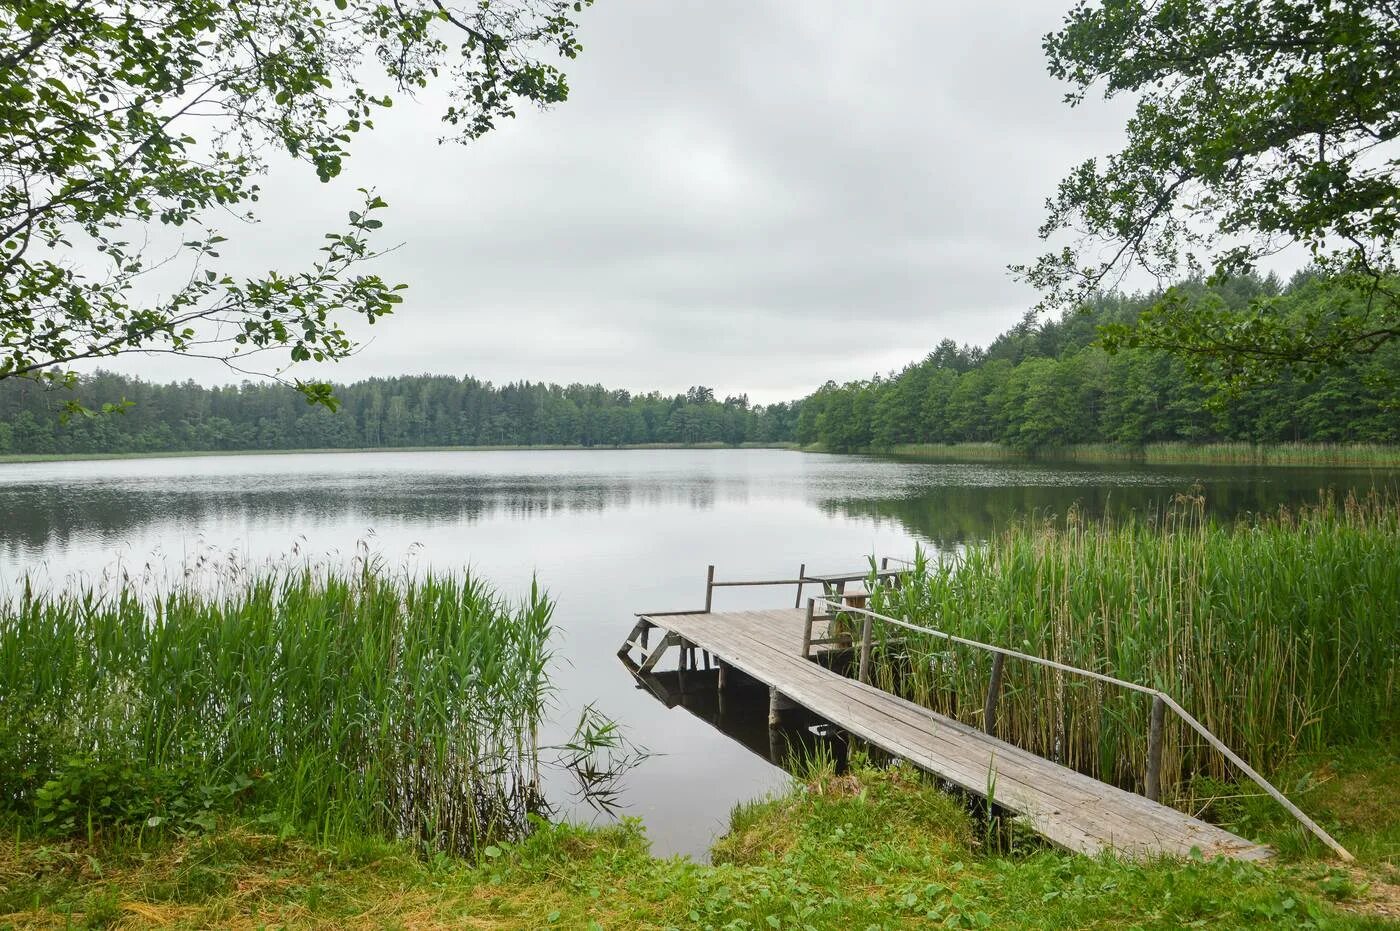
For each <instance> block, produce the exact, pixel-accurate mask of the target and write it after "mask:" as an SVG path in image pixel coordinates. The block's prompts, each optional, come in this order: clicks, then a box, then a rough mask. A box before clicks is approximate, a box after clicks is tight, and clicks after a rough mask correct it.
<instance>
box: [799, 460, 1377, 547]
mask: <svg viewBox="0 0 1400 931" xmlns="http://www.w3.org/2000/svg"><path fill="white" fill-rule="evenodd" d="M1393 481H1394V479H1393V477H1391V478H1390V479H1389V482H1390V483H1393ZM1384 484H1387V480H1385V479H1378V478H1376V477H1374V476H1373V475H1371V474H1370V473H1365V472H1355V473H1345V472H1330V473H1322V472H1316V471H1314V470H1298V471H1288V472H1286V473H1284V474H1269V475H1268V476H1267V478H1266V477H1264V476H1261V475H1257V474H1249V473H1245V474H1237V475H1236V476H1232V477H1230V478H1228V479H1217V480H1210V479H1207V480H1206V481H1204V482H1195V481H1183V482H1181V483H1180V484H1171V483H1164V484H1161V485H1142V484H1123V485H1017V486H1008V487H983V486H962V487H942V488H940V487H931V488H925V489H923V490H922V491H921V492H920V493H919V494H916V495H908V496H905V497H898V498H831V499H827V500H824V501H821V502H819V503H818V507H819V508H821V510H822V511H823V512H824V513H826V514H831V515H839V516H842V517H854V518H867V519H874V520H881V521H884V520H888V521H894V522H897V523H898V524H900V525H901V526H902V527H904V529H905V530H907V531H908V532H910V533H912V534H915V535H917V536H920V537H923V538H925V539H927V540H929V541H931V542H932V543H934V544H935V545H936V546H939V547H942V548H947V547H952V546H956V545H958V544H961V543H970V542H977V541H979V540H985V539H987V538H988V537H989V536H991V535H993V534H994V533H996V532H997V531H998V530H1000V529H1002V528H1004V527H1006V526H1007V525H1008V524H1010V523H1012V522H1013V521H1017V520H1021V519H1024V518H1025V517H1027V516H1040V517H1047V518H1050V517H1060V516H1063V515H1064V514H1065V513H1066V512H1068V511H1069V509H1070V508H1074V507H1077V508H1078V509H1079V510H1080V512H1081V513H1083V514H1084V515H1085V516H1087V517H1091V518H1097V517H1102V516H1104V515H1106V514H1107V515H1127V514H1128V513H1130V512H1131V513H1133V514H1136V515H1137V516H1139V517H1147V518H1148V519H1154V518H1155V517H1156V516H1157V515H1160V514H1161V513H1162V512H1163V511H1164V510H1165V509H1166V508H1167V506H1168V505H1169V504H1170V503H1171V499H1172V498H1173V497H1174V496H1176V495H1178V494H1182V493H1185V492H1192V491H1197V492H1200V493H1202V494H1204V495H1205V499H1206V508H1207V510H1208V512H1209V513H1211V514H1212V515H1214V516H1216V517H1220V518H1222V519H1233V518H1235V517H1238V516H1241V515H1244V514H1250V513H1262V512H1272V511H1275V510H1277V509H1278V508H1279V507H1280V506H1289V507H1292V506H1297V505H1299V504H1306V503H1311V502H1315V501H1317V499H1318V496H1319V495H1320V494H1321V493H1322V491H1324V490H1327V489H1330V490H1333V491H1335V492H1336V493H1337V494H1345V493H1346V492H1347V491H1352V490H1354V491H1357V492H1362V491H1368V490H1370V489H1371V488H1373V487H1376V486H1377V485H1384Z"/></svg>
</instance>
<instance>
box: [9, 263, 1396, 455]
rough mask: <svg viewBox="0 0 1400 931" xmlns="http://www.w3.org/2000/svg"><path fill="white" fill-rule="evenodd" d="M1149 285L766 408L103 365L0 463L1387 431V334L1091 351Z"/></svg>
mask: <svg viewBox="0 0 1400 931" xmlns="http://www.w3.org/2000/svg"><path fill="white" fill-rule="evenodd" d="M1191 287H1194V288H1196V289H1198V290H1199V291H1200V292H1202V293H1201V294H1200V295H1198V297H1208V298H1212V299H1217V300H1219V301H1220V302H1222V303H1223V304H1224V305H1225V306H1228V307H1231V308H1241V307H1244V306H1246V305H1247V304H1248V303H1249V302H1250V301H1251V300H1257V299H1260V298H1265V299H1276V301H1277V303H1276V305H1275V310H1277V311H1278V312H1283V313H1304V312H1306V311H1307V309H1308V308H1309V307H1310V306H1312V304H1313V303H1316V302H1317V301H1319V300H1321V297H1320V296H1319V295H1320V293H1322V292H1320V291H1319V281H1318V280H1317V279H1316V278H1315V277H1314V276H1311V275H1309V274H1299V275H1297V276H1295V277H1294V279H1293V280H1291V281H1289V282H1287V283H1283V282H1280V281H1279V280H1278V279H1276V278H1273V277H1258V276H1245V277H1239V278H1236V279H1232V280H1231V281H1230V282H1229V283H1228V284H1225V285H1221V286H1212V287H1207V286H1206V285H1204V284H1196V285H1191ZM1160 297H1161V294H1160V293H1151V294H1142V295H1135V296H1128V297H1112V298H1109V297H1103V298H1099V299H1098V300H1096V301H1095V302H1093V303H1092V304H1090V305H1088V306H1086V307H1084V308H1082V309H1080V310H1079V311H1076V312H1074V313H1070V314H1067V315H1065V316H1063V317H1061V318H1059V319H1053V320H1043V321H1042V320H1037V319H1036V318H1034V317H1033V316H1030V315H1028V316H1027V317H1026V318H1025V319H1024V320H1022V322H1021V323H1019V324H1017V325H1016V326H1014V327H1012V328H1011V329H1010V330H1008V331H1007V332H1005V333H1003V334H1002V335H1001V336H999V337H998V338H997V339H996V340H994V341H993V342H992V343H991V344H990V345H989V346H987V347H986V348H979V347H973V346H967V345H963V346H959V345H957V344H955V343H954V342H953V341H951V340H944V341H943V342H942V343H940V344H939V345H938V346H937V347H936V348H935V349H934V350H933V351H932V352H930V353H929V354H928V356H927V357H926V358H924V359H923V360H922V361H920V362H917V363H914V364H911V365H909V366H907V367H906V368H905V369H904V370H903V371H902V372H899V373H889V374H887V375H877V376H875V377H873V378H870V379H868V380H862V381H854V382H848V383H846V384H843V385H838V384H836V383H835V382H830V381H829V382H827V383H826V384H825V385H823V386H822V387H821V388H819V389H817V390H816V391H815V392H814V393H813V394H811V395H810V396H808V397H807V398H805V399H803V400H800V401H793V402H788V403H776V404H768V405H755V404H750V403H749V400H748V397H747V396H746V395H739V396H737V397H735V396H730V397H725V398H724V399H723V400H720V399H718V398H716V396H715V393H714V391H713V390H712V389H710V388H706V387H693V388H691V389H690V390H688V391H687V392H686V393H684V394H677V395H665V394H662V393H660V392H655V391H653V392H648V393H645V394H635V393H632V392H629V391H625V390H618V389H609V388H605V387H603V386H601V385H578V384H575V385H569V386H567V387H562V386H560V385H554V384H545V383H541V382H514V383H510V384H504V385H493V384H492V383H490V382H485V381H480V380H478V379H476V378H472V377H462V378H458V377H454V376H446V375H413V376H403V377H397V378H375V379H370V380H367V381H360V382H355V383H353V384H349V385H340V386H336V387H335V389H334V391H335V397H336V399H337V400H338V409H337V410H335V411H334V412H332V411H331V410H328V409H327V408H325V407H322V406H312V405H308V404H307V402H306V399H305V398H304V397H303V396H302V394H301V393H299V392H297V391H296V390H294V389H292V388H289V387H286V386H283V385H277V384H269V383H252V382H246V383H244V384H241V385H229V386H215V387H206V386H201V385H198V384H196V383H194V382H183V383H172V384H154V383H150V382H146V381H142V380H140V379H135V378H129V377H126V376H122V375H116V374H112V373H107V372H98V373H96V374H93V375H90V376H86V377H84V378H82V379H81V380H80V381H79V382H78V384H77V385H76V387H75V388H74V389H72V393H69V392H67V391H64V390H53V389H44V388H43V387H41V386H40V385H38V384H36V383H33V382H29V381H24V380H19V379H9V380H0V455H4V454H10V455H14V454H64V453H73V454H85V453H119V452H123V453H124V452H133V453H139V452H173V451H185V450H191V451H193V450H211V451H217V450H260V449H266V450H276V449H356V448H380V447H415V446H542V445H548V446H555V445H560V446H585V447H595V446H601V447H611V446H626V445H634V444H650V443H664V444H684V445H690V444H723V445H740V444H743V443H758V444H778V443H787V442H797V443H800V444H802V445H804V446H820V447H822V448H825V449H828V450H832V451H837V452H850V451H856V450H877V451H878V450H883V449H891V448H893V447H896V446H900V445H903V444H912V443H964V442H976V443H989V442H990V443H1000V444H1002V445H1004V446H1006V447H1008V448H1010V449H1013V450H1017V451H1020V452H1025V453H1032V454H1033V453H1037V452H1043V451H1047V450H1053V449H1056V448H1062V447H1068V446H1073V445H1075V444H1081V443H1110V444H1115V445H1118V446H1122V447H1125V448H1130V449H1135V448H1141V447H1143V446H1145V445H1147V444H1149V443H1160V442H1186V443H1207V442H1216V441H1242V442H1248V443H1258V444H1269V443H1284V442H1319V443H1351V442H1358V443H1383V444H1394V443H1400V403H1397V402H1396V400H1395V398H1396V396H1397V395H1396V391H1395V388H1396V386H1397V385H1400V343H1397V342H1394V341H1392V342H1391V343H1388V344H1386V345H1383V346H1381V347H1379V348H1378V349H1377V350H1376V351H1375V352H1373V353H1370V354H1367V355H1360V356H1358V357H1356V358H1355V359H1354V360H1353V361H1351V362H1350V363H1349V364H1348V365H1347V366H1345V367H1335V368H1329V369H1325V370H1323V371H1321V372H1318V373H1309V372H1306V371H1302V370H1295V371H1291V372H1287V371H1286V372H1284V373H1283V374H1281V375H1279V376H1278V377H1276V378H1274V379H1273V380H1271V381H1269V382H1267V383H1256V384H1252V385H1250V386H1248V387H1247V388H1246V389H1244V390H1237V391H1235V392H1233V393H1231V394H1229V395H1226V394H1225V393H1224V391H1225V389H1224V388H1221V387H1218V386H1217V387H1208V382H1204V381H1202V380H1201V378H1199V377H1198V373H1194V372H1192V371H1189V370H1188V368H1187V365H1186V363H1185V362H1184V361H1183V360H1182V358H1181V357H1179V356H1176V355H1172V354H1170V353H1168V352H1166V351H1165V350H1159V349H1123V350H1120V351H1117V352H1114V353H1109V352H1107V351H1105V350H1104V348H1102V346H1101V345H1100V341H1099V338H1100V336H1101V328H1102V327H1104V326H1110V325H1113V324H1119V323H1131V322H1133V321H1135V320H1137V319H1138V318H1139V317H1140V316H1141V315H1142V314H1143V313H1144V311H1146V310H1147V309H1149V308H1150V307H1152V306H1153V305H1154V304H1155V303H1156V302H1157V301H1158V300H1159V299H1160ZM74 396H75V397H79V398H81V400H82V402H83V404H84V405H85V406H87V407H90V408H95V407H97V406H99V405H102V404H112V405H117V406H118V407H119V409H120V411H119V413H116V414H112V415H97V416H91V417H85V416H77V417H72V418H69V419H68V421H67V422H66V423H65V422H63V420H62V418H60V417H59V416H57V414H56V412H57V411H58V410H59V408H60V406H61V404H62V403H63V401H64V400H66V399H67V398H69V397H74Z"/></svg>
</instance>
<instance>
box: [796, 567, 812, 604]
mask: <svg viewBox="0 0 1400 931" xmlns="http://www.w3.org/2000/svg"><path fill="white" fill-rule="evenodd" d="M806 574H807V564H806V563H805V562H804V563H803V564H802V565H801V566H799V567H798V569H797V600H796V601H794V602H793V603H792V606H793V607H794V608H800V607H802V577H803V576H805V575H806ZM807 616H808V617H811V616H812V612H811V611H808V612H807Z"/></svg>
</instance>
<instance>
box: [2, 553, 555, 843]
mask: <svg viewBox="0 0 1400 931" xmlns="http://www.w3.org/2000/svg"><path fill="white" fill-rule="evenodd" d="M552 611H553V605H552V603H551V601H550V600H549V598H548V597H547V596H546V595H545V594H544V593H543V592H542V591H540V590H539V589H538V588H537V587H532V590H531V592H530V594H529V596H528V597H527V598H525V599H524V600H522V601H521V602H519V603H512V602H509V601H507V600H506V599H504V598H502V597H501V596H499V595H498V594H496V593H495V592H494V591H493V590H492V589H491V588H490V586H488V585H487V584H485V583H484V582H482V581H481V580H480V579H477V578H475V577H472V576H470V575H468V576H454V575H428V576H427V577H424V578H419V579H413V578H409V577H407V576H399V575H395V574H391V573H388V572H385V571H382V570H380V569H378V568H374V567H372V566H367V567H360V568H358V569H353V570H345V571H341V570H331V569H311V568H299V569H290V568H275V567H274V568H268V569H266V570H260V571H255V572H251V573H249V574H247V575H246V576H245V577H242V578H240V579H238V580H237V581H235V582H232V583H229V582H225V583H223V584H221V585H220V586H219V590H218V591H216V592H210V591H208V590H201V589H196V588H194V587H192V586H181V587H178V588H177V589H176V590H174V591H167V592H165V593H163V594H159V595H157V596H155V597H144V596H142V595H140V594H138V593H137V592H136V591H134V590H132V589H131V588H130V587H122V588H120V589H119V590H117V591H115V592H111V593H106V594H98V593H96V592H94V591H92V590H87V591H80V592H73V593H62V592H60V593H54V594H50V593H39V592H35V591H31V590H29V588H28V587H26V588H25V590H24V591H23V592H22V593H19V594H17V595H16V596H14V597H12V598H10V599H8V600H0V809H7V810H8V812H9V814H10V815H12V816H14V817H17V818H19V819H21V820H23V819H25V818H33V817H36V812H37V811H38V810H39V809H40V808H41V807H42V805H41V803H42V802H43V800H44V798H45V792H46V791H47V792H49V793H50V794H51V793H52V792H54V791H58V790H55V789H54V785H55V782H54V780H55V777H56V775H58V776H60V777H63V774H65V773H68V772H70V771H71V769H72V767H73V766H74V765H75V764H74V762H73V761H74V760H75V759H76V760H79V761H81V763H80V764H79V765H80V766H81V767H84V768H86V769H87V770H89V771H97V772H105V773H111V772H114V771H115V772H119V773H128V774H131V773H134V774H138V775H141V774H150V773H163V774H166V775H167V776H169V775H170V774H175V776H174V778H175V779H176V781H177V782H179V781H182V780H183V781H184V782H189V781H196V782H198V783H200V785H202V786H208V785H227V786H233V787H234V788H236V789H237V790H238V791H239V792H240V793H242V794H249V795H256V797H257V800H258V802H259V804H260V805H261V806H262V807H264V808H266V809H267V810H269V811H273V812H276V813H278V817H280V818H282V819H286V820H287V821H289V822H291V823H295V824H297V825H300V826H304V827H311V828H313V829H314V830H315V832H316V833H317V834H318V835H319V836H322V837H327V838H335V837H338V836H350V835H354V834H364V833H366V832H377V833H381V834H384V835H392V836H409V837H415V838H420V839H422V840H423V841H424V843H425V844H427V845H429V846H431V847H434V848H437V849H448V850H453V851H457V852H467V851H472V850H479V849H482V847H483V845H485V844H488V843H490V842H491V841H492V840H494V839H498V838H506V837H510V836H513V835H515V834H517V833H518V832H519V831H520V830H522V829H523V827H524V825H525V823H526V813H527V812H528V811H530V810H532V809H533V808H534V806H535V804H536V802H537V796H536V783H537V778H538V773H537V769H536V767H537V747H536V741H535V736H536V727H537V724H538V722H539V721H540V719H541V716H542V714H543V712H544V706H545V702H546V700H547V696H548V681H547V675H546V666H547V664H548V661H549V648H548V640H549V635H550V629H551V615H552ZM113 767H117V769H116V770H113ZM63 778H66V777H63ZM143 778H144V776H143ZM77 781H80V780H76V779H75V784H76V783H77ZM158 783H159V784H161V785H164V786H166V787H167V788H168V787H169V786H170V779H169V778H166V779H164V780H163V781H159V780H158ZM58 784H59V786H60V790H61V789H62V779H61V778H60V780H59V783H58ZM46 785H47V786H48V788H47V789H45V786H46ZM173 791H177V792H188V791H191V790H190V787H189V786H176V787H175V789H174V790H173ZM156 820H159V819H156Z"/></svg>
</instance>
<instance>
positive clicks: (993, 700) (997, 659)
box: [982, 653, 1006, 735]
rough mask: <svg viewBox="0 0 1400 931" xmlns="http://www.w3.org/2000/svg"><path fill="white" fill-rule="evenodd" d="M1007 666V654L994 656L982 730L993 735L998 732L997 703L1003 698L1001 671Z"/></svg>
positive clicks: (983, 708)
mask: <svg viewBox="0 0 1400 931" xmlns="http://www.w3.org/2000/svg"><path fill="white" fill-rule="evenodd" d="M1005 665H1006V654H1005V653H994V654H992V678H991V679H990V680H989V681H988V682H987V701H986V704H984V705H983V706H982V730H984V731H986V732H987V733H988V734H992V735H995V734H996V730H997V701H998V700H999V699H1000V698H1001V671H1002V667H1003V666H1005Z"/></svg>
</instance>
